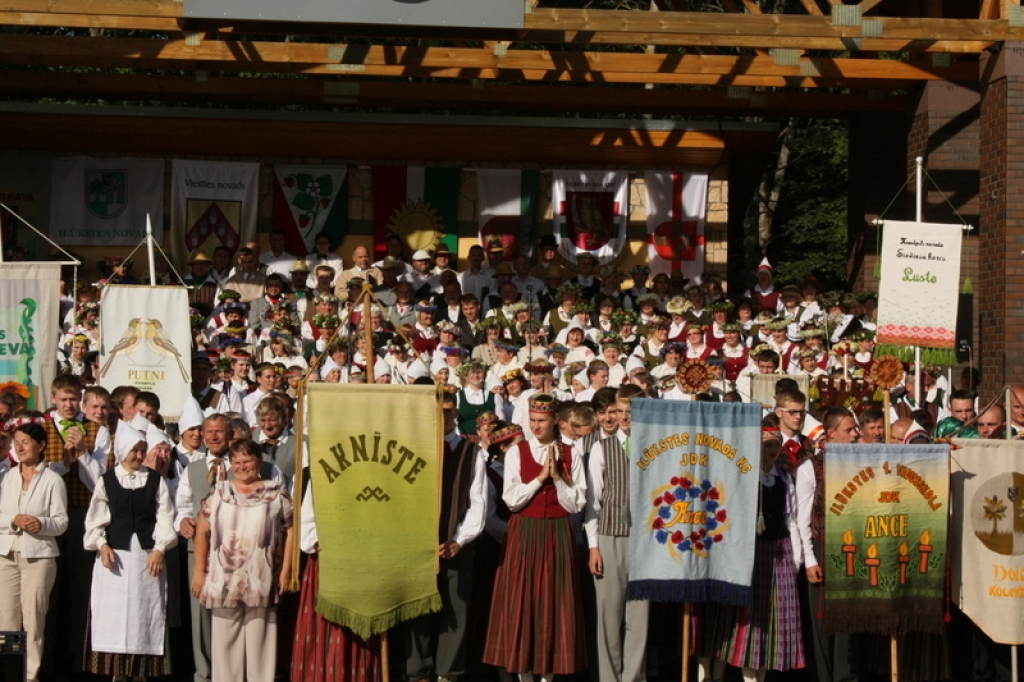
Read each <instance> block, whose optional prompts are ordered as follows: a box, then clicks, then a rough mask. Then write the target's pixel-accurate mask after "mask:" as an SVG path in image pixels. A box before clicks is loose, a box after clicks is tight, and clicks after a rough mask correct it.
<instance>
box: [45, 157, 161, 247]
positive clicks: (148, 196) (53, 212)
mask: <svg viewBox="0 0 1024 682" xmlns="http://www.w3.org/2000/svg"><path fill="white" fill-rule="evenodd" d="M147 215H148V216H149V217H150V220H151V221H152V224H153V236H154V237H155V238H156V240H157V242H160V243H163V238H164V160H163V159H132V158H102V159H101V158H93V157H91V156H74V157H68V158H63V159H54V160H53V173H52V179H51V190H50V237H52V238H53V239H54V240H55V241H57V242H59V243H61V244H81V245H85V246H110V245H121V246H137V245H138V243H139V242H141V241H142V240H143V239H145V237H146V216H147Z"/></svg>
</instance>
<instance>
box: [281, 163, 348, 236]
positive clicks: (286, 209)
mask: <svg viewBox="0 0 1024 682" xmlns="http://www.w3.org/2000/svg"><path fill="white" fill-rule="evenodd" d="M347 171H348V167H347V166H282V165H276V166H274V227H275V228H276V229H278V230H281V231H282V232H284V238H285V248H286V249H287V250H288V251H289V252H291V253H294V254H295V255H297V256H305V255H306V254H307V253H313V252H314V248H313V242H314V241H316V236H317V235H318V234H320V233H321V232H326V233H327V234H329V235H330V236H331V244H334V245H335V246H337V245H338V244H341V239H342V237H344V235H345V228H346V226H347V224H348V188H347V187H346V186H345V175H346V173H347Z"/></svg>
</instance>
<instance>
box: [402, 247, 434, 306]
mask: <svg viewBox="0 0 1024 682" xmlns="http://www.w3.org/2000/svg"><path fill="white" fill-rule="evenodd" d="M412 267H413V273H412V274H411V275H405V277H404V280H405V281H406V282H408V283H409V284H411V285H412V290H413V291H414V292H415V295H416V298H427V297H429V296H433V295H434V294H439V293H441V278H440V277H438V276H437V275H435V274H433V273H432V272H431V271H430V254H429V253H427V252H426V251H424V250H423V249H420V250H419V251H417V252H416V253H414V254H412Z"/></svg>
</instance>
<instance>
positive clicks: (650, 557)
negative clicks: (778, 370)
mask: <svg viewBox="0 0 1024 682" xmlns="http://www.w3.org/2000/svg"><path fill="white" fill-rule="evenodd" d="M632 405H633V429H632V432H631V434H630V439H629V445H628V451H627V455H628V456H629V462H630V473H629V497H630V516H631V526H630V534H629V555H630V570H629V584H628V586H627V592H626V594H627V599H645V600H647V599H649V600H652V601H661V602H679V601H693V602H704V601H716V602H720V603H725V604H733V605H736V606H745V605H747V604H748V603H749V600H750V582H751V575H752V573H753V568H754V536H755V531H756V525H757V494H758V481H759V478H758V477H759V474H760V469H761V406H760V405H754V404H749V403H710V402H688V401H677V400H650V399H634V400H633V403H632Z"/></svg>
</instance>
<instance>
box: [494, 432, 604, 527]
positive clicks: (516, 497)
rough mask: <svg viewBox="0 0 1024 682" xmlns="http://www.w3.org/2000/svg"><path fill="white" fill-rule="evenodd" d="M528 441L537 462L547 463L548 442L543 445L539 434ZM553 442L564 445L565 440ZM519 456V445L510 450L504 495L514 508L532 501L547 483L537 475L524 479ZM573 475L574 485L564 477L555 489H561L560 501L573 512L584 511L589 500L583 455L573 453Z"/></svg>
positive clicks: (570, 474)
mask: <svg viewBox="0 0 1024 682" xmlns="http://www.w3.org/2000/svg"><path fill="white" fill-rule="evenodd" d="M526 444H527V445H528V446H529V448H530V454H532V455H533V460H534V461H535V462H537V464H541V465H543V464H544V462H545V461H546V460H547V454H548V453H547V448H548V446H544V445H541V444H540V441H538V440H537V439H536V438H531V439H530V440H528V441H526ZM552 445H554V446H555V447H561V442H560V441H557V440H556V441H555V442H554V443H552ZM519 456H520V455H519V448H518V447H516V448H514V449H512V450H509V453H508V454H507V455H506V456H505V489H504V490H503V491H502V495H501V498H502V499H503V500H505V504H506V505H508V508H509V509H510V510H512V511H514V512H517V511H519V510H520V509H523V508H524V507H525V506H526V505H528V504H529V503H530V500H532V499H533V498H534V496H535V495H536V494H537V493H538V492H540V489H541V487H542V486H543V484H542V483H541V482H540V481H538V480H537V479H533V480H532V481H530V482H529V483H523V476H522V473H521V472H520V462H519ZM569 476H570V478H571V479H572V485H571V486H570V485H568V484H567V483H566V482H565V479H564V478H563V479H562V480H560V481H555V490H556V491H557V493H558V503H559V504H560V505H562V507H563V508H564V509H565V510H566V511H568V512H569V513H571V514H575V513H576V512H579V511H583V506H584V504H586V501H587V482H586V479H585V478H584V474H583V458H581V457H576V456H573V458H572V464H571V466H570V468H569Z"/></svg>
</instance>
